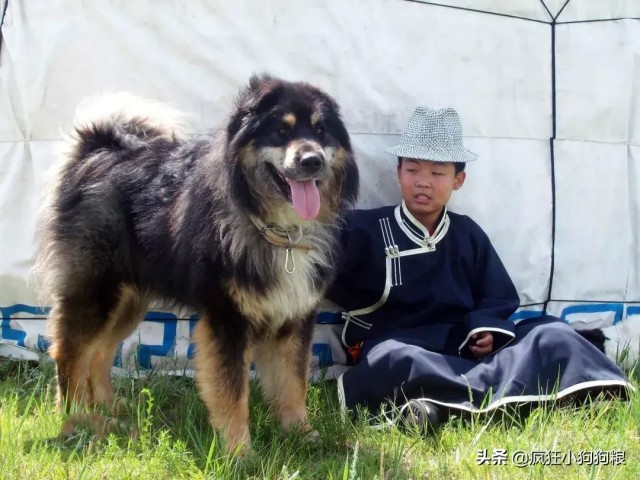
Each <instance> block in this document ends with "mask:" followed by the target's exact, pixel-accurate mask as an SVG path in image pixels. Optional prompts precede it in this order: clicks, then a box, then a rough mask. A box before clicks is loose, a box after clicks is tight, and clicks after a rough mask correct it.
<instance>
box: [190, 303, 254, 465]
mask: <svg viewBox="0 0 640 480" xmlns="http://www.w3.org/2000/svg"><path fill="white" fill-rule="evenodd" d="M230 310H233V309H232V308H230V309H224V307H223V306H220V308H219V309H217V313H216V317H215V318H214V317H211V316H210V315H207V314H205V315H203V316H202V318H201V319H200V320H199V321H198V324H197V325H196V328H195V330H194V340H195V343H196V355H195V364H196V381H197V383H198V387H199V389H200V394H201V396H202V399H203V400H204V402H205V404H206V406H207V409H208V410H209V415H210V418H211V422H212V423H213V426H214V427H215V428H216V429H217V430H218V431H220V432H221V433H222V436H223V438H224V442H225V446H226V449H227V451H229V452H236V451H237V450H238V449H239V450H240V452H239V453H246V452H249V451H251V436H250V434H249V375H248V370H249V361H250V350H249V346H248V341H247V332H246V331H245V329H244V326H243V321H244V320H243V319H242V318H240V317H238V318H233V317H235V316H237V315H239V313H236V312H231V311H230ZM224 313H228V314H229V315H225V316H224V317H223V316H222V315H223V314H224ZM218 319H220V320H218ZM221 322H224V323H221Z"/></svg>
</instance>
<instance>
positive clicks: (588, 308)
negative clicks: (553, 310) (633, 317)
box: [560, 303, 638, 325]
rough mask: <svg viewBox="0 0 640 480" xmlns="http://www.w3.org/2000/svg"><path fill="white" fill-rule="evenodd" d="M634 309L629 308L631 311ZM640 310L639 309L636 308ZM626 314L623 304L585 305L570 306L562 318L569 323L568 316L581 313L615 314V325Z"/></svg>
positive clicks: (564, 311)
mask: <svg viewBox="0 0 640 480" xmlns="http://www.w3.org/2000/svg"><path fill="white" fill-rule="evenodd" d="M631 308H634V307H629V308H628V309H627V312H628V310H629V309H631ZM635 308H638V307H635ZM623 312H624V304H623V303H583V304H581V305H570V306H568V307H565V308H564V310H562V314H561V315H560V318H562V320H564V321H565V322H567V315H575V314H580V313H613V314H614V315H613V324H614V325H615V324H616V323H618V322H619V321H620V320H622V314H623Z"/></svg>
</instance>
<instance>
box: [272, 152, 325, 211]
mask: <svg viewBox="0 0 640 480" xmlns="http://www.w3.org/2000/svg"><path fill="white" fill-rule="evenodd" d="M267 168H268V169H269V173H271V175H272V176H273V179H274V181H275V182H276V185H278V188H279V189H280V190H281V192H282V195H283V196H284V197H285V198H287V199H288V200H289V201H290V202H291V204H292V206H293V209H294V210H295V212H296V213H297V214H298V215H299V216H300V218H302V219H303V220H313V219H314V218H316V217H317V216H318V213H320V191H319V190H318V184H319V183H320V182H319V180H316V179H313V178H311V179H307V180H295V179H293V178H287V177H285V176H284V175H282V174H281V173H280V172H279V171H278V169H277V168H276V167H275V166H273V165H272V164H270V163H268V164H267Z"/></svg>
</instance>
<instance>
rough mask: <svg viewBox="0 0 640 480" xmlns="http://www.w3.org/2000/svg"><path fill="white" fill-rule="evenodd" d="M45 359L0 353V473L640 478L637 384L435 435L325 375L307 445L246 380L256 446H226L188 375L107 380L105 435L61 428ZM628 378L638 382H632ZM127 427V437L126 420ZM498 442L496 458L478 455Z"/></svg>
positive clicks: (477, 420) (315, 394) (455, 423)
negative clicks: (375, 409) (522, 459)
mask: <svg viewBox="0 0 640 480" xmlns="http://www.w3.org/2000/svg"><path fill="white" fill-rule="evenodd" d="M53 373H54V372H53V366H52V364H41V365H33V364H26V363H21V362H13V361H8V360H0V478H2V479H14V478H15V479H40V478H42V479H45V478H46V479H66V478H72V479H81V478H82V479H128V478H131V479H146V478H149V479H176V478H195V479H198V478H220V479H230V478H241V479H244V478H260V479H261V478H269V479H294V478H295V479H325V478H326V479H340V480H342V479H344V480H347V479H348V480H355V479H363V480H364V479H367V480H368V479H374V478H377V479H383V478H384V479H387V478H401V479H402V478H413V479H419V478H445V479H451V478H461V479H467V478H487V479H493V478H505V479H517V478H562V479H573V478H576V479H581V478H584V479H591V478H621V479H622V478H625V479H626V478H630V479H637V478H640V438H639V437H640V395H639V394H638V393H634V394H633V396H632V398H631V400H630V401H629V402H620V401H601V402H598V403H596V404H590V405H589V406H588V407H582V408H579V409H577V408H569V407H560V408H537V409H534V410H533V411H532V412H531V414H530V415H528V416H526V417H521V416H518V415H515V414H513V413H512V414H509V413H506V414H503V415H501V416H500V418H498V417H497V416H496V417H493V418H489V417H487V416H483V417H473V418H471V419H467V420H462V419H453V420H452V421H451V422H449V423H448V424H446V425H445V426H444V427H443V428H442V429H441V430H440V431H438V432H437V433H436V434H434V435H430V436H427V437H421V436H420V434H419V433H418V432H417V431H415V432H414V431H412V432H408V433H403V432H401V431H400V430H398V429H397V428H395V427H391V428H387V429H383V430H376V429H374V428H371V426H370V425H371V423H370V422H365V421H364V420H358V421H352V420H347V421H345V422H343V421H342V420H341V418H340V414H339V408H338V399H337V395H336V393H335V382H333V381H327V382H323V383H321V384H315V385H312V386H311V388H310V390H309V398H308V405H309V413H310V418H311V422H312V424H313V425H314V427H315V428H317V429H318V431H319V432H320V440H319V442H318V443H317V444H309V443H308V442H306V441H305V440H304V439H303V438H302V437H300V436H299V435H297V434H295V433H289V434H286V433H284V432H282V431H281V430H280V429H279V427H278V425H277V422H276V421H275V420H274V418H273V417H272V416H271V415H270V414H269V412H268V409H267V408H266V406H265V404H264V403H263V402H262V400H261V397H260V394H259V391H258V389H257V388H255V387H252V392H251V401H252V407H251V417H252V418H251V421H252V423H251V428H252V435H253V446H254V449H255V450H256V455H255V456H251V457H248V458H244V459H239V458H234V457H230V456H228V455H226V454H225V453H224V451H223V450H222V449H221V448H220V445H219V444H218V443H217V441H216V437H215V435H214V432H213V431H212V429H211V428H210V426H209V423H208V421H207V415H206V410H205V408H204V405H203V404H202V402H201V401H200V399H199V398H198V394H197V390H196V388H195V385H194V382H193V380H192V379H189V378H182V377H163V376H161V375H157V374H156V375H152V376H150V377H149V378H147V379H144V380H132V379H122V378H120V379H116V385H117V388H118V390H119V394H120V395H124V396H125V397H126V398H127V400H128V402H129V404H130V406H131V407H130V414H129V415H128V416H125V417H123V418H121V419H120V420H119V427H118V428H116V429H115V431H114V432H113V433H110V434H109V435H108V436H107V437H105V438H96V436H95V435H94V434H93V432H92V431H90V430H89V429H86V430H81V431H80V432H78V433H77V434H74V435H73V436H71V437H69V438H67V439H62V438H60V436H59V433H60V427H61V424H62V418H61V416H59V415H57V414H55V413H54V411H53V397H54V390H55V388H54V378H53ZM636 385H637V382H636ZM132 429H134V430H137V431H138V435H137V436H134V437H131V436H130V435H129V434H128V433H129V431H130V430H132ZM483 449H486V450H487V453H488V455H489V456H491V454H492V452H495V450H496V449H506V452H507V455H506V464H505V465H486V464H485V465H478V462H477V459H478V451H479V450H483ZM518 450H521V451H524V452H527V453H531V452H535V451H542V452H544V451H557V452H560V454H567V453H568V452H570V451H571V452H574V453H575V454H577V453H578V452H579V451H592V452H595V451H598V450H600V451H611V450H619V451H624V452H625V463H624V464H623V465H618V466H614V465H585V464H583V465H576V464H575V462H572V463H573V464H572V465H547V466H544V465H535V466H529V467H525V468H520V467H518V466H516V465H514V464H513V463H512V460H511V455H512V454H513V453H514V452H516V451H518Z"/></svg>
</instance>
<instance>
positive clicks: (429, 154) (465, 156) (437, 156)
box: [385, 145, 478, 163]
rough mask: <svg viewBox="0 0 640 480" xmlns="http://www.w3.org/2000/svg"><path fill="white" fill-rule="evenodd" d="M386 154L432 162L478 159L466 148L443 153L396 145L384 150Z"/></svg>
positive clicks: (476, 155)
mask: <svg viewBox="0 0 640 480" xmlns="http://www.w3.org/2000/svg"><path fill="white" fill-rule="evenodd" d="M385 151H386V152H387V153H390V154H391V155H395V156H396V157H404V158H416V159H418V160H430V161H432V162H456V163H457V162H461V163H467V162H473V161H474V160H476V159H477V158H478V154H476V153H473V152H472V151H470V150H467V149H466V148H463V149H462V150H460V151H457V152H451V151H448V152H443V151H438V150H436V149H432V148H428V147H423V146H410V145H396V146H395V147H389V148H387V149H385Z"/></svg>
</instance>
